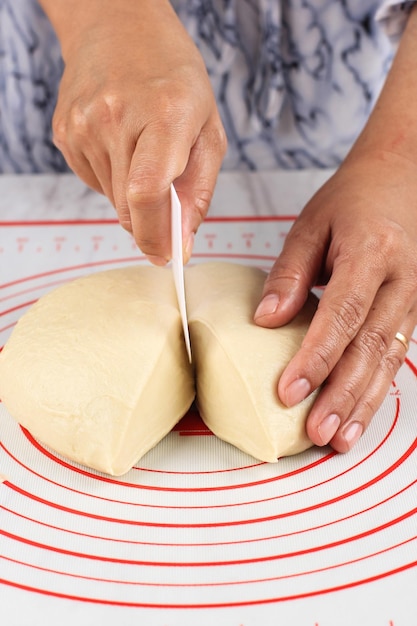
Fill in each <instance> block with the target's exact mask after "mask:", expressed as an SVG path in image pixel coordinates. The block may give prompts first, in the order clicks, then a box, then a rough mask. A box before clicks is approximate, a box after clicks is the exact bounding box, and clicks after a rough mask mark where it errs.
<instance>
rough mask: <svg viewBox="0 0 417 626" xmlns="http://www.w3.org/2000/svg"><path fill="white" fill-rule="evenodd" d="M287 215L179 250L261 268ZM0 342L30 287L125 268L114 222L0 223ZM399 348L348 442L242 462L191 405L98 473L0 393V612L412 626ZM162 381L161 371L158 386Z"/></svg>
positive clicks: (408, 432) (411, 418)
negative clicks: (373, 409)
mask: <svg viewBox="0 0 417 626" xmlns="http://www.w3.org/2000/svg"><path fill="white" fill-rule="evenodd" d="M291 222H292V218H291V217H285V216H283V217H280V218H278V217H277V218H264V219H248V218H246V219H239V218H233V219H231V220H222V219H212V220H208V221H207V222H206V223H205V224H204V225H203V226H202V227H201V230H200V232H199V235H198V237H197V241H196V249H195V255H194V258H193V262H203V261H205V260H208V259H213V258H214V259H226V260H230V261H235V262H241V263H249V264H254V265H257V266H259V267H262V268H265V269H266V268H268V267H270V266H271V264H272V262H273V259H274V257H275V254H276V252H277V250H278V249H279V248H280V246H281V244H282V241H283V238H284V237H285V234H286V232H287V231H288V228H289V227H290V225H291ZM0 233H1V234H0V267H1V280H0V282H1V284H0V345H3V344H4V343H5V341H6V339H7V337H8V336H9V334H10V332H11V330H12V328H13V326H14V324H15V323H16V320H17V319H18V318H19V316H20V315H22V314H23V313H24V312H25V311H26V310H27V309H28V307H29V306H30V305H31V304H32V303H33V302H35V301H36V299H37V298H39V297H40V296H41V295H42V294H44V293H45V292H47V291H48V290H50V289H52V288H53V287H55V286H58V285H60V284H62V283H64V282H65V281H68V280H71V279H74V278H76V277H78V276H81V275H84V274H86V273H90V272H93V271H98V270H104V269H108V268H113V267H120V266H121V265H123V264H130V263H143V262H145V261H144V259H143V258H142V257H141V256H140V255H139V254H138V251H137V249H136V247H135V245H134V243H133V241H132V239H131V238H130V237H129V236H128V235H127V234H126V233H125V232H124V231H122V229H121V228H120V227H119V226H118V225H117V224H116V223H115V221H114V220H109V221H91V222H61V223H56V222H43V223H37V222H32V223H27V222H26V223H11V222H9V223H8V224H7V225H5V224H3V225H2V226H1V229H0ZM416 363H417V346H416V342H415V340H413V341H412V345H411V348H410V351H409V353H408V356H407V360H406V362H405V364H404V365H403V367H402V368H401V370H400V372H399V373H398V375H397V377H396V379H395V380H394V381H393V382H392V386H391V391H390V393H389V394H388V396H387V397H386V399H385V402H384V403H383V405H382V407H381V409H380V410H379V412H378V415H377V416H376V417H375V419H374V420H373V422H372V424H371V426H370V428H369V429H368V431H367V432H366V434H365V435H364V437H363V438H362V439H361V441H360V442H359V443H358V445H357V446H356V447H355V449H354V450H352V451H351V452H350V453H349V454H346V455H337V454H334V453H333V452H332V451H331V449H330V448H324V449H317V448H313V449H311V450H309V451H307V452H305V453H303V454H300V455H297V456H294V457H291V458H285V459H280V460H279V461H278V463H277V464H266V463H260V462H258V461H256V460H254V459H253V458H252V457H250V456H248V455H246V454H244V453H242V452H240V451H238V450H237V449H235V448H233V447H232V446H230V445H228V444H226V443H223V442H221V441H220V440H218V439H217V438H216V437H214V436H213V435H212V434H211V433H210V432H209V431H208V430H207V429H206V428H205V427H204V425H203V424H202V422H201V421H200V419H199V416H198V414H197V413H195V412H194V411H190V412H189V414H188V415H187V416H186V417H185V418H184V419H183V420H182V421H181V422H180V423H179V424H178V426H177V427H176V428H175V429H174V431H173V432H172V433H170V434H169V435H168V436H167V437H166V438H165V439H164V440H163V441H162V442H161V443H160V444H159V445H158V446H156V447H155V448H154V449H153V450H152V451H151V452H149V453H148V454H147V455H146V456H145V457H144V458H143V459H141V461H140V462H139V463H138V464H137V466H136V467H135V468H134V469H132V470H131V471H130V472H129V473H128V474H126V475H125V476H123V477H120V478H117V479H115V478H111V477H108V476H105V475H102V474H99V473H97V472H94V471H91V470H87V469H86V468H84V467H81V466H77V465H75V464H72V463H70V462H68V461H66V460H64V459H63V458H60V457H59V456H58V455H56V454H55V453H54V452H53V451H51V450H49V449H47V448H46V447H45V446H43V445H41V444H40V443H39V442H37V441H35V440H34V439H33V438H32V437H31V435H30V434H29V433H28V432H26V431H25V430H23V429H22V428H20V427H19V426H18V425H17V424H16V423H15V422H14V421H13V420H12V418H11V417H10V416H9V414H8V413H7V411H6V410H5V408H4V407H3V406H2V405H1V404H0V474H1V481H2V482H1V484H0V624H1V626H26V625H38V624H42V625H45V624H46V625H49V624H60V626H67V625H68V626H69V625H73V624H74V623H76V620H78V622H79V623H80V624H83V626H84V625H89V624H91V625H93V624H94V625H95V624H103V625H104V626H108V625H113V624H117V625H118V626H130V625H133V624H135V625H137V624H143V625H146V626H173V625H181V626H183V625H185V626H187V625H193V626H194V625H195V624H199V626H209V625H210V626H212V625H213V624H221V625H223V624H224V625H227V626H229V625H230V626H250V625H255V624H256V625H257V626H258V625H259V624H262V625H263V626H269V625H271V626H272V625H274V626H278V625H281V624H296V625H298V624H300V625H306V626H325V625H333V624H337V625H338V626H344V625H348V624H349V625H351V624H355V625H357V624H364V625H365V624H366V625H367V626H377V625H378V626H400V625H403V624H407V625H409V624H410V625H411V624H415V623H416V622H415V620H416V619H417V618H416V612H415V599H414V595H415V590H416V589H417V568H416V565H417V524H416V521H417V516H416V513H417V451H416V447H417V408H416V404H417V403H416V398H417V394H416V392H417V379H416V377H417V366H416ZM173 384H175V381H173Z"/></svg>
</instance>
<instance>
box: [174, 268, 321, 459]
mask: <svg viewBox="0 0 417 626" xmlns="http://www.w3.org/2000/svg"><path fill="white" fill-rule="evenodd" d="M265 278H266V274H265V273H264V272H263V271H262V270H259V269H256V268H251V267H246V266H243V265H236V264H232V263H208V264H204V265H196V266H194V267H192V268H189V269H187V271H186V291H187V307H188V316H189V325H190V334H191V344H192V353H193V362H194V363H195V367H196V380H197V403H198V407H199V410H200V414H201V417H202V419H203V420H204V422H205V423H206V424H207V426H208V427H209V428H210V430H212V431H213V432H214V433H215V434H216V435H217V436H218V437H220V438H221V439H224V440H225V441H228V442H230V443H232V444H233V445H235V446H236V447H238V448H240V449H241V450H243V451H245V452H247V453H249V454H251V455H252V456H254V457H255V458H257V459H261V460H263V461H269V462H274V461H276V460H277V457H279V456H285V455H290V454H295V453H297V452H301V451H302V450H305V449H306V448H308V447H310V446H312V443H311V441H310V440H309V439H308V437H307V435H306V432H305V422H306V417H307V414H308V412H309V409H310V407H311V406H312V404H313V401H314V398H315V395H316V394H312V395H310V396H309V397H308V398H306V399H305V400H304V401H303V402H301V403H300V404H298V405H297V406H295V407H292V408H287V407H285V406H284V405H283V404H282V403H281V402H280V401H279V399H278V394H277V386H278V379H279V377H280V375H281V373H282V372H283V371H284V368H285V366H286V365H287V363H288V362H289V361H290V359H291V357H292V356H293V355H294V354H295V353H296V351H297V350H298V348H299V347H300V345H301V342H302V340H303V337H304V335H305V334H306V331H307V328H308V326H309V324H310V321H311V318H312V316H313V315H314V311H315V309H316V306H317V299H316V298H315V297H314V296H313V295H311V296H310V297H309V299H308V301H307V303H306V305H305V307H304V309H303V310H302V312H301V313H300V314H299V315H298V316H297V317H296V318H295V319H294V320H293V321H292V322H291V323H289V324H287V325H286V326H284V327H282V328H277V329H266V328H261V327H259V326H256V324H254V322H253V315H254V312H255V309H256V307H257V305H258V304H259V302H260V300H261V294H262V287H263V284H264V281H265Z"/></svg>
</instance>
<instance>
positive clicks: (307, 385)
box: [278, 258, 404, 406]
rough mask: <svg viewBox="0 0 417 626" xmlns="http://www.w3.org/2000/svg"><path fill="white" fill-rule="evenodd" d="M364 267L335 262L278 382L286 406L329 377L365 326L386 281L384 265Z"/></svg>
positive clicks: (279, 391)
mask: <svg viewBox="0 0 417 626" xmlns="http://www.w3.org/2000/svg"><path fill="white" fill-rule="evenodd" d="M361 267H362V264H361V265H360V267H359V268H358V264H357V261H356V259H354V258H347V259H344V260H343V261H341V262H338V260H336V261H335V264H334V272H333V275H332V278H331V280H330V281H329V283H328V285H327V287H326V289H325V291H324V293H323V296H322V298H321V300H320V303H319V306H318V309H317V311H316V313H315V315H314V318H313V320H312V322H311V324H310V328H309V329H308V331H307V334H306V336H305V338H304V340H303V343H302V346H301V348H300V350H299V351H298V352H297V354H296V355H295V357H294V358H293V359H292V360H291V361H290V363H289V364H288V366H287V367H286V369H285V371H284V372H283V374H282V376H281V378H280V381H279V385H278V394H279V397H280V399H281V400H282V402H284V404H286V405H287V406H293V405H294V404H297V403H298V402H300V401H301V400H302V399H304V398H305V397H306V396H307V395H308V394H309V393H310V392H311V391H312V390H313V389H316V388H317V387H318V386H319V385H321V384H322V383H323V382H324V380H326V379H327V378H328V377H329V375H330V372H332V370H333V368H334V367H335V365H336V363H337V362H338V361H339V360H340V359H341V357H342V354H343V353H344V352H345V350H346V348H347V346H349V344H350V343H351V342H352V341H353V339H354V338H355V336H356V335H357V333H358V331H359V329H360V328H361V327H362V326H363V324H364V322H365V320H366V318H367V316H368V313H369V311H370V309H371V307H372V305H373V302H374V300H375V297H376V294H377V292H378V290H379V287H380V285H381V283H382V282H383V280H384V277H385V268H383V267H382V265H380V266H379V267H369V268H367V270H366V271H362V269H361ZM402 301H403V300H402V297H400V299H399V302H402ZM384 308H385V307H384ZM403 311H404V309H403ZM403 316H404V312H403ZM369 332H371V331H369Z"/></svg>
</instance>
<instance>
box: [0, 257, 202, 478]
mask: <svg viewBox="0 0 417 626" xmlns="http://www.w3.org/2000/svg"><path fill="white" fill-rule="evenodd" d="M194 394H195V390H194V379H193V372H192V368H191V366H190V364H189V362H188V357H187V354H186V350H185V345H184V338H183V333H182V326H181V320H180V315H179V312H178V306H177V300H176V295H175V291H174V285H173V279H172V272H171V270H170V269H166V268H155V267H127V268H122V269H117V270H111V271H106V272H100V273H97V274H92V275H90V276H88V277H85V278H80V279H78V280H75V281H73V282H71V283H68V284H66V285H64V286H62V287H60V288H58V289H56V290H54V291H53V292H51V293H49V294H47V295H46V296H44V297H42V298H41V299H40V300H39V301H38V302H37V303H36V304H35V305H34V306H33V307H32V308H31V309H30V310H29V311H28V312H27V313H26V314H25V315H24V316H23V317H22V318H21V319H20V320H19V322H18V323H17V325H16V327H15V329H14V330H13V333H12V336H11V337H10V339H9V341H8V342H7V344H6V346H5V347H4V349H3V351H2V353H1V354H0V397H1V398H2V401H3V402H4V404H5V405H6V407H7V409H8V410H9V411H10V413H11V415H13V417H14V418H15V419H16V420H17V421H18V422H20V423H21V424H22V425H23V426H25V427H26V428H27V429H28V430H29V431H30V432H31V433H32V434H33V435H34V436H35V437H37V438H38V439H39V440H41V441H42V442H44V443H45V444H47V445H48V446H50V447H51V448H53V449H54V450H56V451H57V452H59V453H61V454H62V455H64V456H65V457H68V458H69V459H72V460H73V461H76V462H78V463H81V464H84V465H87V466H89V467H92V468H95V469H97V470H99V471H102V472H106V473H109V474H113V475H120V474H123V473H125V472H126V471H128V470H129V469H130V468H131V467H132V466H133V465H134V464H135V463H136V462H137V461H138V459H139V458H140V457H141V456H143V455H144V454H145V453H146V452H147V451H148V450H149V449H150V448H152V446H154V445H155V444H156V443H158V441H159V440H160V439H162V437H164V435H166V434H167V433H168V432H169V431H170V430H171V429H172V427H173V426H174V425H175V424H176V422H178V420H179V419H180V418H181V417H182V416H183V415H184V413H185V412H186V411H187V409H188V407H189V406H190V404H191V403H192V401H193V399H194Z"/></svg>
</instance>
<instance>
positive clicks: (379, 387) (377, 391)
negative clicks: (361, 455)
mask: <svg viewBox="0 0 417 626" xmlns="http://www.w3.org/2000/svg"><path fill="white" fill-rule="evenodd" d="M412 326H413V325H412V324H410V323H409V322H406V323H405V325H404V326H403V327H402V331H403V334H404V335H405V336H407V337H408V336H410V334H411V332H412V330H410V329H411V328H412ZM405 358H406V350H405V348H404V345H402V344H401V343H400V342H399V341H398V340H396V339H394V341H393V342H392V345H391V347H390V349H389V350H388V351H387V352H386V354H385V355H384V357H383V359H382V360H381V363H380V365H379V367H378V368H377V370H376V372H375V373H374V376H373V377H372V380H371V382H370V383H369V385H368V386H367V388H366V390H365V392H364V393H363V395H362V396H361V397H360V399H359V401H358V402H357V404H356V405H355V407H354V409H353V410H352V412H351V413H350V415H349V418H348V419H347V420H346V421H345V422H344V423H343V425H342V426H341V427H340V428H338V429H337V430H336V432H335V434H334V435H333V436H332V437H331V438H330V440H329V443H330V445H331V446H332V448H334V450H336V451H337V452H348V451H349V450H351V449H352V447H353V446H354V445H355V444H356V442H357V441H358V440H359V439H360V437H361V436H362V434H363V433H364V432H365V430H366V429H367V427H368V426H369V424H370V422H371V420H372V418H373V416H374V415H375V413H376V412H377V410H378V408H379V407H380V406H381V404H382V402H383V400H384V398H385V396H386V394H387V392H388V391H389V389H390V387H391V386H392V381H393V380H394V379H395V376H396V374H397V372H398V370H399V369H400V367H401V366H402V364H403V363H404V361H405Z"/></svg>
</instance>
